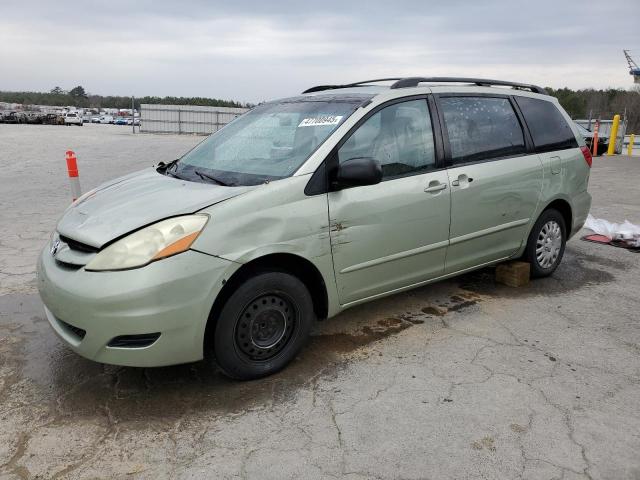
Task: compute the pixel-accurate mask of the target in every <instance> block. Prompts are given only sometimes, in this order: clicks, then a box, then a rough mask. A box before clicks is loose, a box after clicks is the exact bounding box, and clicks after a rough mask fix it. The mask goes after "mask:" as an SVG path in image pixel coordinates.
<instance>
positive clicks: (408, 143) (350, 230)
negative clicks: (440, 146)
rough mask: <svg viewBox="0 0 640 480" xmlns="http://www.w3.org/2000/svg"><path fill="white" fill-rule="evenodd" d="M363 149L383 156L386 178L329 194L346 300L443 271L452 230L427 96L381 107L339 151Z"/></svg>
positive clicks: (361, 153) (340, 155)
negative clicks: (436, 153)
mask: <svg viewBox="0 0 640 480" xmlns="http://www.w3.org/2000/svg"><path fill="white" fill-rule="evenodd" d="M357 157H372V158H374V159H375V160H376V161H378V162H379V163H380V164H381V166H382V171H383V180H382V183H380V184H377V185H371V186H364V187H354V188H348V189H344V190H340V191H335V192H330V193H329V195H328V199H329V221H330V227H331V231H330V235H331V249H332V252H333V262H334V271H335V277H336V283H337V285H338V291H339V297H340V303H341V304H343V305H344V304H348V303H352V302H356V301H358V300H362V299H365V298H369V297H373V296H376V295H380V294H383V293H386V292H390V291H393V290H396V289H400V288H402V287H406V286H409V285H414V284H416V283H420V282H423V281H425V280H427V279H429V278H433V277H437V276H440V275H442V273H443V271H444V261H445V255H446V248H447V244H448V235H449V217H450V216H449V213H450V197H449V195H450V193H449V192H450V188H449V181H448V177H447V173H446V170H443V169H438V165H437V164H436V155H435V148H434V134H433V129H432V124H431V118H430V115H429V108H428V106H427V101H426V100H425V99H418V100H411V101H404V102H398V103H394V104H392V105H389V106H386V107H384V108H383V109H381V110H379V111H377V112H375V113H373V114H372V115H371V116H370V117H369V118H368V119H367V120H365V121H364V123H362V124H361V126H360V127H359V128H358V129H357V130H355V131H354V132H353V134H351V136H350V137H349V138H348V140H347V141H346V142H344V144H343V145H342V146H341V147H340V148H339V149H338V152H337V161H338V162H344V161H346V160H348V159H350V158H357Z"/></svg>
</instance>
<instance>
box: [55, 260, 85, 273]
mask: <svg viewBox="0 0 640 480" xmlns="http://www.w3.org/2000/svg"><path fill="white" fill-rule="evenodd" d="M56 263H57V264H58V265H59V266H60V267H62V268H64V269H65V270H69V271H74V270H80V269H81V268H82V265H76V264H75V263H68V262H63V261H62V260H59V259H57V258H56Z"/></svg>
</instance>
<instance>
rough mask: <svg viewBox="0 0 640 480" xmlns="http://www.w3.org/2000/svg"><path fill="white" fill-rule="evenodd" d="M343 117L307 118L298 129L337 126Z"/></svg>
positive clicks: (323, 116)
mask: <svg viewBox="0 0 640 480" xmlns="http://www.w3.org/2000/svg"><path fill="white" fill-rule="evenodd" d="M340 120H342V115H322V116H321V117H311V118H305V119H304V120H302V121H301V122H300V125H298V127H319V126H321V125H337V124H339V123H340Z"/></svg>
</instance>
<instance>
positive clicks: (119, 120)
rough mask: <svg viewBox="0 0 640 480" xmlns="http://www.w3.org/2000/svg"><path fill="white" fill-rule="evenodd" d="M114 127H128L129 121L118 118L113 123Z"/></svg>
mask: <svg viewBox="0 0 640 480" xmlns="http://www.w3.org/2000/svg"><path fill="white" fill-rule="evenodd" d="M113 124H114V125H128V123H127V119H126V118H125V117H118V118H116V119H115V121H114V122H113Z"/></svg>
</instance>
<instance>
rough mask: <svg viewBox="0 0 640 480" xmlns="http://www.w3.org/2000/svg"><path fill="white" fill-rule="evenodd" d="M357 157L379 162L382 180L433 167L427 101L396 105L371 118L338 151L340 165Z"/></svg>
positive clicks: (431, 134)
mask: <svg viewBox="0 0 640 480" xmlns="http://www.w3.org/2000/svg"><path fill="white" fill-rule="evenodd" d="M358 157H370V158H373V159H374V160H376V161H377V162H378V163H380V165H381V166H382V179H383V181H384V180H390V179H393V178H399V177H405V176H408V175H416V174H419V173H423V172H425V171H428V170H431V169H433V168H435V163H436V155H435V147H434V142H433V129H432V128H431V117H430V116H429V108H428V107H427V101H426V100H411V101H408V102H402V103H396V104H393V105H390V106H388V107H385V108H383V109H382V110H380V111H379V112H377V113H375V114H374V115H372V116H371V117H370V118H369V119H368V120H367V121H365V122H364V123H363V124H362V125H361V126H360V127H359V128H358V129H357V130H356V131H355V132H354V133H353V134H352V135H351V137H349V139H348V140H347V141H346V142H345V143H344V144H343V145H342V147H340V149H339V150H338V161H339V162H340V163H342V162H345V161H346V160H349V159H351V158H358Z"/></svg>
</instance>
